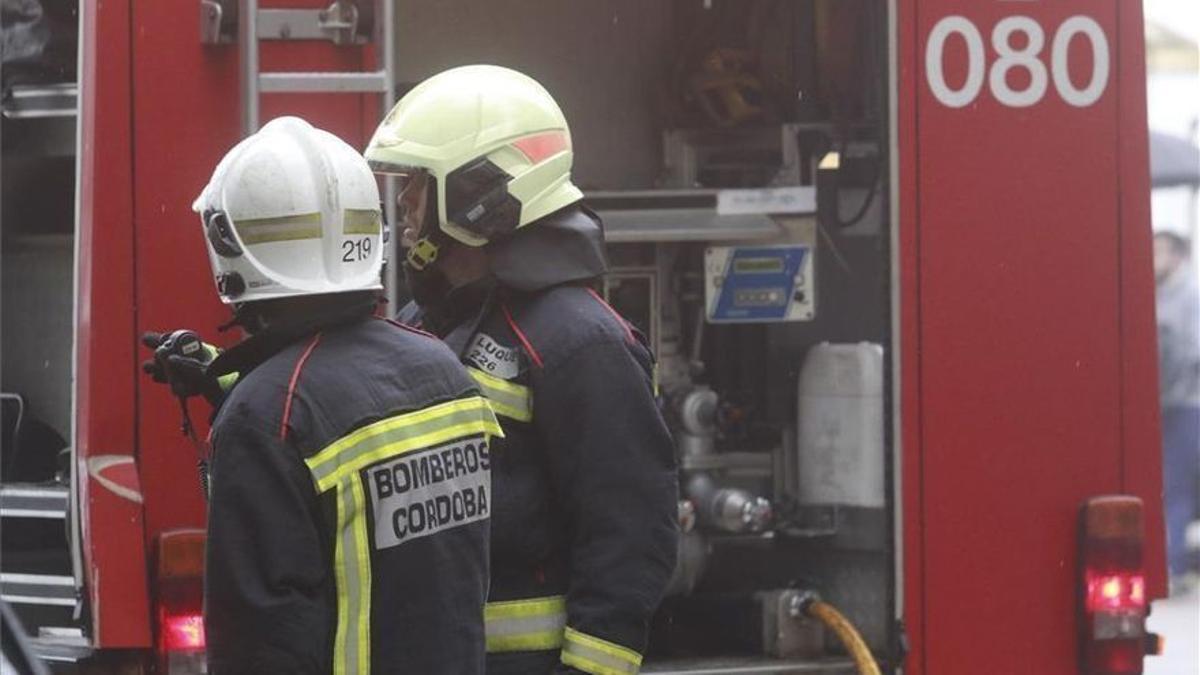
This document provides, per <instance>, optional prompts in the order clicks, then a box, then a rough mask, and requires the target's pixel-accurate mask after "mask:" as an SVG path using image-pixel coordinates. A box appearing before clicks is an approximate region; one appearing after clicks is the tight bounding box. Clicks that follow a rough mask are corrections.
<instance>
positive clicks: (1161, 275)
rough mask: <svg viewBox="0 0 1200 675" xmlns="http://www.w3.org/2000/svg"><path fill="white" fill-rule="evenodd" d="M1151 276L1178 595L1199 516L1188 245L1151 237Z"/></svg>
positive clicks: (1197, 341)
mask: <svg viewBox="0 0 1200 675" xmlns="http://www.w3.org/2000/svg"><path fill="white" fill-rule="evenodd" d="M1154 276H1155V282H1156V285H1157V292H1156V298H1155V300H1156V303H1155V304H1156V306H1157V308H1158V355H1159V361H1158V366H1159V395H1160V397H1161V404H1162V434H1163V498H1164V500H1165V513H1166V520H1167V560H1168V566H1169V569H1170V573H1171V582H1172V584H1171V586H1172V590H1173V591H1174V592H1178V591H1179V590H1182V588H1183V587H1184V586H1186V585H1188V583H1189V580H1190V582H1191V583H1194V581H1195V577H1194V576H1190V573H1191V572H1192V570H1191V566H1190V565H1189V560H1188V546H1187V541H1186V533H1187V529H1188V525H1189V524H1190V523H1191V522H1192V521H1193V520H1195V519H1196V518H1197V516H1198V515H1200V513H1198V511H1200V507H1198V501H1200V294H1198V292H1197V283H1196V270H1195V269H1194V268H1193V267H1192V265H1191V244H1190V242H1189V241H1188V240H1187V239H1185V238H1184V237H1182V236H1180V235H1178V234H1175V233H1173V232H1159V233H1157V234H1155V235H1154Z"/></svg>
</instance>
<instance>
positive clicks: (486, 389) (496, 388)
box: [467, 368, 533, 422]
mask: <svg viewBox="0 0 1200 675" xmlns="http://www.w3.org/2000/svg"><path fill="white" fill-rule="evenodd" d="M467 371H468V372H469V373H471V377H473V378H475V382H476V383H478V384H479V388H480V389H481V390H482V391H483V395H484V396H487V398H488V402H490V403H491V404H492V409H493V410H495V411H496V414H497V415H503V416H505V417H508V418H511V419H514V420H517V421H518V422H530V421H532V420H533V395H532V394H531V393H530V391H529V387H524V386H521V385H519V384H513V383H512V382H509V381H507V380H502V379H500V378H498V377H496V376H495V375H489V374H488V373H485V372H483V371H482V370H480V369H478V368H467Z"/></svg>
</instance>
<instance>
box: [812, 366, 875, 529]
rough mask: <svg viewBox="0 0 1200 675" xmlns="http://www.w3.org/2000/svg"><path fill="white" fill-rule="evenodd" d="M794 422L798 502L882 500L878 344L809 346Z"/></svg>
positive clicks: (869, 502)
mask: <svg viewBox="0 0 1200 675" xmlns="http://www.w3.org/2000/svg"><path fill="white" fill-rule="evenodd" d="M797 425H798V429H797V435H796V437H797V439H798V443H797V449H798V452H799V454H800V457H799V461H798V462H797V467H798V471H799V473H800V476H799V482H798V483H797V485H798V486H799V494H798V495H796V496H797V498H798V500H799V501H800V503H801V504H806V505H829V504H838V505H844V506H863V507H882V506H883V503H884V491H883V467H884V456H883V347H881V346H880V345H877V344H872V343H869V342H860V343H858V344H830V343H828V342H823V343H821V344H819V345H816V346H814V347H813V348H811V349H810V350H809V352H808V356H807V357H806V358H805V360H804V367H803V368H802V369H801V370H800V396H799V411H798V418H797Z"/></svg>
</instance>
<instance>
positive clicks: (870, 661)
mask: <svg viewBox="0 0 1200 675" xmlns="http://www.w3.org/2000/svg"><path fill="white" fill-rule="evenodd" d="M801 609H802V610H803V612H804V613H805V614H807V615H809V616H811V617H813V618H814V619H816V620H818V621H820V622H821V623H823V624H825V625H826V626H827V627H829V629H830V630H832V631H833V632H834V633H836V634H837V636H838V639H839V640H841V641H842V645H843V646H844V647H845V648H846V651H848V652H850V656H851V657H852V658H853V659H854V665H855V667H857V668H858V672H859V675H879V666H878V665H876V664H875V657H874V656H872V655H871V650H870V649H869V648H868V647H867V643H866V642H863V639H862V636H861V635H859V634H858V631H857V630H855V628H854V624H852V623H850V620H849V619H847V618H846V617H845V616H843V615H842V613H841V612H839V611H837V610H836V609H834V608H833V605H830V604H829V603H827V602H824V601H822V600H821V599H820V598H819V597H817V595H816V594H815V593H812V594H809V595H808V596H807V597H806V598H805V599H804V600H803V604H802V605H801Z"/></svg>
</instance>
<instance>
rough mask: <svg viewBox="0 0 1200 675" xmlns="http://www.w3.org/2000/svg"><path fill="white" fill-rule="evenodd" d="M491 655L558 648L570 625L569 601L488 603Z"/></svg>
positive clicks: (486, 623) (485, 614)
mask: <svg viewBox="0 0 1200 675" xmlns="http://www.w3.org/2000/svg"><path fill="white" fill-rule="evenodd" d="M483 622H484V630H485V631H486V633H487V650H488V651H489V652H532V651H541V650H546V649H558V648H560V647H562V643H563V628H564V627H566V625H567V600H566V598H564V597H563V596H561V595H552V596H548V597H544V598H530V599H528V600H504V601H500V602H489V603H487V605H486V606H484V608H483Z"/></svg>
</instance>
